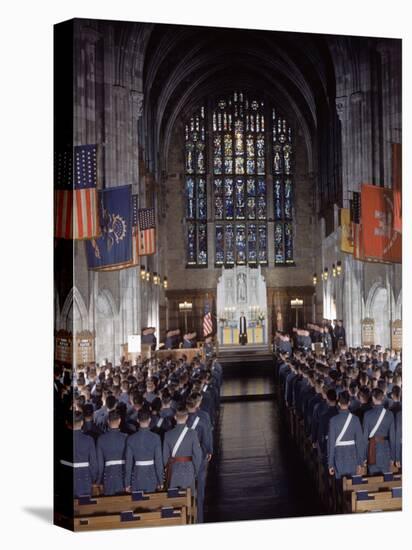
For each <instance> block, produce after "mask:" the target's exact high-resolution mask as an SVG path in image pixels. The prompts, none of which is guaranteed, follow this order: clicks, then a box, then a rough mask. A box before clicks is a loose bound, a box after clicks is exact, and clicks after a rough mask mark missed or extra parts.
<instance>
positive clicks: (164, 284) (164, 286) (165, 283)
mask: <svg viewBox="0 0 412 550" xmlns="http://www.w3.org/2000/svg"><path fill="white" fill-rule="evenodd" d="M163 288H164V289H165V290H166V288H167V277H163Z"/></svg>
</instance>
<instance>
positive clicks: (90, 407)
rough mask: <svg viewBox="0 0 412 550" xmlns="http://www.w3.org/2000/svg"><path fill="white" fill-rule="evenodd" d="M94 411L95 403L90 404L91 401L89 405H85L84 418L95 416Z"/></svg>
mask: <svg viewBox="0 0 412 550" xmlns="http://www.w3.org/2000/svg"><path fill="white" fill-rule="evenodd" d="M93 411H94V408H93V405H90V403H88V404H87V405H84V406H83V416H84V418H90V417H91V416H93Z"/></svg>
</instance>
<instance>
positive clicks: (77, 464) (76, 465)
mask: <svg viewBox="0 0 412 550" xmlns="http://www.w3.org/2000/svg"><path fill="white" fill-rule="evenodd" d="M60 464H63V465H64V466H70V467H71V468H88V466H89V463H88V462H68V461H67V460H60Z"/></svg>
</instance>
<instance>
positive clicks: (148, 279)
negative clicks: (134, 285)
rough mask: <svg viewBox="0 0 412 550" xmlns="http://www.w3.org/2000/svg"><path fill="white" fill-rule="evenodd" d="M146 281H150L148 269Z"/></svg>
mask: <svg viewBox="0 0 412 550" xmlns="http://www.w3.org/2000/svg"><path fill="white" fill-rule="evenodd" d="M146 281H147V282H149V281H150V271H149V270H147V271H146Z"/></svg>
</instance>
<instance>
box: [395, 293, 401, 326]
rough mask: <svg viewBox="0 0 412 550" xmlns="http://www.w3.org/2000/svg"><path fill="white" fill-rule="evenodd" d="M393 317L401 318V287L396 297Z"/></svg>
mask: <svg viewBox="0 0 412 550" xmlns="http://www.w3.org/2000/svg"><path fill="white" fill-rule="evenodd" d="M394 319H402V289H401V290H400V292H399V295H398V298H397V299H396V303H395V315H394Z"/></svg>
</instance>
